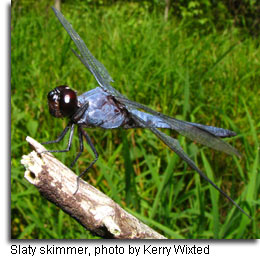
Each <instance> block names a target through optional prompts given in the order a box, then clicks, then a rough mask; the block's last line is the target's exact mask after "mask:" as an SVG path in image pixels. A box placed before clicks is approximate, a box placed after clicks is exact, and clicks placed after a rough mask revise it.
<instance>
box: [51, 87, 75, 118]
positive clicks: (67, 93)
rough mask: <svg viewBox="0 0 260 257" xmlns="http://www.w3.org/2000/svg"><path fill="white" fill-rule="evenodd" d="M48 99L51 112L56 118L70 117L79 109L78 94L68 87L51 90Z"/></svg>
mask: <svg viewBox="0 0 260 257" xmlns="http://www.w3.org/2000/svg"><path fill="white" fill-rule="evenodd" d="M47 98H48V105H49V112H50V114H51V115H53V116H54V117H56V118H63V117H70V116H71V115H73V114H74V113H75V112H76V110H77V109H78V98H77V94H76V92H75V91H74V90H72V89H70V88H69V87H68V86H66V85H62V86H58V87H56V88H54V89H53V90H51V91H50V92H49V93H48V95H47Z"/></svg>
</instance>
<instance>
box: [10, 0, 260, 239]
mask: <svg viewBox="0 0 260 257" xmlns="http://www.w3.org/2000/svg"><path fill="white" fill-rule="evenodd" d="M25 3H26V1H25V2H20V3H19V2H14V4H13V6H12V13H11V17H12V20H11V26H12V27H11V44H12V46H11V51H12V52H11V58H12V59H11V112H12V116H11V174H12V176H11V191H12V194H11V224H12V226H11V235H12V238H27V239H30V238H67V239H70V238H95V237H93V236H92V235H91V234H90V233H88V232H87V231H85V229H83V228H82V227H81V226H80V225H79V224H78V223H77V222H76V221H74V220H73V219H72V218H70V217H69V216H68V215H67V214H65V213H63V212H62V211H61V210H59V209H58V208H57V207H56V206H54V205H53V204H51V203H50V202H48V201H47V200H46V199H44V198H42V197H41V196H40V194H39V193H38V191H37V190H36V189H35V188H34V187H33V186H32V185H30V184H29V183H28V182H27V181H26V180H25V179H24V177H23V174H24V168H23V167H22V165H21V164H20V160H21V157H22V155H23V154H28V153H29V152H30V151H31V149H30V148H29V146H28V144H27V143H26V141H25V137H26V136H27V135H29V136H31V137H34V138H35V139H37V140H38V141H40V142H44V141H48V140H51V139H54V138H56V136H57V135H58V134H59V133H60V132H61V130H62V129H63V128H64V126H65V125H66V120H59V119H55V118H53V117H51V116H50V114H49V113H48V108H47V101H46V100H47V99H46V95H47V93H48V92H49V91H50V90H51V89H52V88H54V87H56V86H57V85H59V84H68V85H70V86H71V87H72V88H74V89H76V90H77V91H78V92H79V93H82V92H85V91H87V90H90V89H92V88H94V87H96V86H97V83H96V82H95V80H94V78H93V77H92V76H91V74H90V73H89V72H88V71H87V70H86V69H85V68H84V66H83V65H82V64H81V63H80V62H79V61H78V60H77V58H76V57H75V56H74V55H73V53H72V52H71V51H70V48H71V47H73V48H74V45H73V43H72V42H71V40H70V38H69V36H68V34H67V33H66V32H65V30H64V29H63V27H62V26H61V24H60V23H59V22H58V20H57V18H56V17H55V15H54V13H53V12H52V10H51V8H50V6H49V5H47V2H43V1H39V2H38V1H36V2H35V3H34V4H33V5H28V6H27V5H26V4H25ZM44 4H45V5H44ZM62 12H63V14H64V15H65V17H66V18H67V19H68V20H69V21H70V22H71V23H72V24H73V27H74V28H75V30H76V31H77V32H78V33H79V34H80V35H81V36H82V38H83V39H84V41H85V42H86V44H87V46H88V47H89V49H90V50H91V52H92V53H93V55H94V56H95V57H96V58H97V59H98V60H100V61H101V62H102V63H103V64H104V65H105V66H106V68H107V69H108V70H109V72H110V75H111V76H112V77H113V79H114V80H115V83H114V84H113V86H114V87H115V88H116V89H118V90H119V91H120V92H122V93H123V94H125V95H126V96H127V97H128V98H130V99H132V100H135V101H138V102H141V103H143V104H146V105H148V106H150V107H152V108H153V109H155V110H157V111H161V112H163V113H165V114H168V115H170V116H173V117H176V118H179V119H183V120H184V119H185V120H188V121H192V122H198V123H202V124H207V125H213V126H219V127H223V128H228V129H231V130H234V131H236V132H237V134H238V135H237V136H236V137H234V138H232V139H228V140H227V141H228V142H230V143H231V144H232V145H233V146H235V147H236V148H237V149H238V150H239V151H240V152H241V153H242V155H243V158H241V159H237V158H236V157H233V156H227V155H226V154H224V153H221V152H217V151H214V150H212V149H209V148H207V147H204V146H202V145H198V144H194V143H192V142H190V141H189V140H186V139H185V138H183V137H182V136H179V135H177V134H176V133H173V132H167V133H169V134H171V135H172V136H174V137H176V138H178V139H179V141H180V143H181V145H182V146H183V148H184V150H185V151H186V152H187V153H188V155H189V156H190V157H191V158H192V159H193V160H194V161H195V162H196V164H197V165H198V167H200V168H201V169H202V170H203V171H204V172H205V173H206V174H207V176H208V177H209V178H211V179H212V180H213V181H215V183H216V184H217V185H218V186H219V187H221V188H222V189H223V190H224V191H225V192H226V193H227V194H229V195H230V196H231V197H232V198H233V199H234V200H235V201H236V202H237V203H238V204H240V205H241V207H242V208H243V209H244V210H245V211H246V212H248V213H250V215H251V216H252V217H253V221H250V220H249V219H248V218H247V217H246V216H245V215H243V214H242V213H240V212H239V211H238V210H237V209H236V208H235V207H234V206H232V205H231V204H230V203H229V202H228V201H227V200H226V199H224V198H223V197H222V196H221V195H219V193H218V192H217V191H216V190H215V189H214V188H212V187H211V186H210V185H209V184H208V183H206V182H205V181H203V180H202V179H200V177H199V175H198V174H197V173H196V172H195V171H194V170H192V169H190V168H189V167H188V166H187V165H186V164H185V163H184V162H183V161H181V160H180V159H179V158H178V157H177V156H176V155H175V154H174V153H173V152H171V151H170V150H169V149H168V148H167V147H165V146H164V145H163V144H162V143H161V142H160V141H159V140H158V139H157V138H156V137H155V136H154V135H152V133H151V132H149V131H148V130H139V129H137V130H127V131H122V130H113V131H110V130H108V131H103V130H99V129H89V130H88V132H89V134H90V135H91V138H92V139H93V142H94V144H95V146H96V148H97V150H98V152H99V154H100V158H99V160H98V162H97V164H96V165H95V167H94V168H93V169H92V170H91V171H90V172H89V173H88V175H87V176H86V177H85V180H87V181H88V182H90V183H91V184H92V185H94V186H95V187H97V188H99V189H100V190H101V191H103V192H104V193H105V194H107V195H108V196H110V197H111V198H112V199H113V200H115V201H116V202H117V203H119V204H120V205H121V206H122V207H124V208H125V209H126V210H127V211H129V212H130V213H132V214H134V215H135V216H136V217H138V218H139V219H140V220H142V221H143V222H145V223H146V224H148V225H150V226H151V227H153V228H154V229H155V230H157V231H158V232H160V233H162V234H164V235H165V236H166V237H168V238H194V239H197V238H198V239H199V238H205V239H208V238H233V239H248V238H259V237H260V236H259V224H260V212H259V205H260V201H259V199H260V192H259V191H260V190H259V189H260V176H259V127H260V123H259V121H260V111H259V110H260V108H259V97H260V90H259V83H260V69H259V67H260V65H259V64H260V63H259V62H260V61H259V59H260V49H259V39H256V38H250V37H246V36H245V35H240V34H239V31H237V30H236V29H235V28H229V29H226V30H224V31H222V32H212V34H208V35H200V34H199V33H198V32H197V31H196V30H194V32H193V33H191V32H190V31H191V28H190V27H189V26H190V25H189V24H188V23H182V22H177V21H169V22H167V23H165V22H164V20H163V14H160V13H155V12H152V13H150V12H148V10H146V9H145V7H144V6H139V5H138V4H137V3H131V4H128V5H120V4H115V5H112V6H107V7H103V6H100V7H96V8H94V7H92V9H89V8H88V7H87V6H83V5H81V6H70V5H66V4H64V5H62ZM242 38H243V40H242ZM65 145H66V140H64V142H62V143H60V144H59V145H58V146H54V145H53V146H48V148H49V149H51V147H53V148H55V147H56V148H59V149H62V148H65ZM77 147H78V141H77V139H75V143H74V144H73V145H72V150H71V153H69V154H56V156H57V158H58V159H60V160H61V161H62V162H63V163H65V164H66V165H68V166H69V164H70V163H71V162H72V160H73V158H74V157H75V154H76V151H77ZM53 148H52V149H53ZM92 160H93V155H92V153H91V150H90V149H89V147H88V146H86V151H85V152H84V155H83V156H82V157H81V158H80V159H79V161H78V165H76V166H77V167H76V170H75V172H78V173H79V172H80V171H81V170H82V169H84V167H86V166H87V165H88V163H89V162H91V161H92Z"/></svg>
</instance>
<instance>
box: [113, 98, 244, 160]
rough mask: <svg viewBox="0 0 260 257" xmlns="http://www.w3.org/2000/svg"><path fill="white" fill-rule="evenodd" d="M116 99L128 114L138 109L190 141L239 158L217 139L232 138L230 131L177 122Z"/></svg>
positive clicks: (123, 99)
mask: <svg viewBox="0 0 260 257" xmlns="http://www.w3.org/2000/svg"><path fill="white" fill-rule="evenodd" d="M117 99H118V100H119V101H120V102H121V103H124V104H125V105H126V107H127V108H128V109H129V112H130V113H131V108H134V109H136V108H140V109H142V110H144V111H146V112H149V113H151V114H153V115H155V116H157V117H160V119H162V120H164V121H165V122H166V123H167V124H169V126H170V127H171V129H173V130H175V131H177V132H178V133H180V134H181V135H183V136H185V137H187V138H189V139H191V140H192V141H195V142H198V143H201V144H203V145H206V146H208V147H211V148H213V149H216V150H219V151H222V152H225V153H227V154H235V155H237V156H239V157H240V153H239V152H238V151H237V150H236V149H235V148H234V147H233V146H231V145H230V144H228V143H227V142H225V141H223V140H221V139H220V138H219V137H223V135H224V134H225V135H226V136H234V135H235V133H234V132H232V131H230V130H225V129H222V128H216V127H211V126H206V125H201V124H197V123H189V122H186V121H181V120H177V119H174V118H172V117H169V116H167V115H164V114H162V113H160V112H156V111H154V110H153V109H150V108H149V107H147V106H145V105H143V104H140V103H137V102H134V101H131V100H129V99H126V98H120V97H117ZM220 135H222V136H220Z"/></svg>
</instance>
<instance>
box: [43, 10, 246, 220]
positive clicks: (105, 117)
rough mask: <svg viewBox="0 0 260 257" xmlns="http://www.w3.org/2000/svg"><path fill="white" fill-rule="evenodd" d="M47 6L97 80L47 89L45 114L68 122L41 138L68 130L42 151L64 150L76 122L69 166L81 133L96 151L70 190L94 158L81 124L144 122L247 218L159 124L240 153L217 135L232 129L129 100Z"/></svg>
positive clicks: (111, 126)
mask: <svg viewBox="0 0 260 257" xmlns="http://www.w3.org/2000/svg"><path fill="white" fill-rule="evenodd" d="M52 9H53V11H54V13H55V15H56V16H57V18H58V19H59V21H60V22H61V24H62V25H63V27H64V28H65V30H66V31H67V33H68V34H69V36H70V37H71V39H72V40H73V41H74V43H75V45H76V47H77V49H78V51H79V53H78V52H77V51H76V50H74V49H72V52H73V53H74V54H75V56H76V57H77V58H78V59H79V60H80V61H81V62H82V63H83V64H84V65H85V67H86V68H87V69H88V70H89V71H90V72H91V73H92V75H93V76H94V77H95V79H96V81H97V83H98V85H99V86H98V87H96V88H95V89H92V90H90V91H87V92H85V93H83V94H81V95H79V96H78V95H77V93H76V92H75V91H74V90H73V89H71V88H70V87H69V86H67V85H60V86H57V87H56V88H55V89H53V90H51V91H50V92H49V93H48V96H47V98H48V106H49V112H50V114H51V115H52V116H54V117H57V118H64V117H67V118H68V119H69V122H68V125H67V126H66V127H65V129H64V130H63V131H62V133H61V134H60V136H59V137H58V138H57V139H56V140H52V141H48V142H45V144H52V143H58V142H60V141H61V140H62V139H63V138H64V136H65V135H66V134H67V133H68V132H69V131H70V133H69V140H68V145H67V148H66V149H64V150H47V152H68V151H69V150H70V148H71V144H72V138H73V135H74V131H75V127H76V126H77V130H78V137H79V143H80V149H79V152H78V154H77V156H76V158H75V159H74V161H73V162H72V164H71V167H73V166H74V165H75V163H76V162H77V160H78V159H79V157H80V156H81V154H82V152H83V151H84V145H83V139H85V140H86V142H87V143H88V144H89V146H90V148H91V150H92V151H93V153H94V155H95V159H94V160H93V161H92V162H91V163H90V165H89V166H88V167H87V168H86V169H85V170H84V171H83V172H81V173H80V175H79V176H77V189H76V191H75V193H74V194H76V193H77V191H78V189H79V183H80V178H81V177H83V176H84V174H86V172H87V171H88V170H89V169H90V168H91V167H92V166H93V165H94V164H95V163H96V161H97V160H98V156H99V155H98V152H97V150H96V149H95V147H94V145H93V143H92V141H91V138H90V136H89V135H88V134H87V132H86V131H85V130H84V128H96V127H99V128H103V129H115V128H124V129H130V128H146V129H149V130H150V131H151V132H152V133H153V134H155V135H156V136H157V137H158V138H159V139H160V140H161V141H162V142H163V143H164V144H165V145H167V146H168V147H169V148H170V149H171V150H172V151H174V152H175V153H176V154H177V155H178V156H179V157H180V158H181V159H182V160H183V161H185V162H186V163H187V164H188V165H189V166H190V167H191V168H192V169H194V170H195V171H196V172H198V173H199V175H200V176H201V177H202V178H203V179H205V180H206V181H207V182H208V183H210V184H211V185H212V186H213V187H214V188H215V189H216V190H218V191H219V192H220V193H221V194H222V195H223V196H224V197H226V198H227V199H228V200H229V201H230V202H231V203H232V204H233V205H235V206H236V207H237V208H238V209H239V210H240V211H241V212H242V213H244V214H245V215H247V216H248V217H249V218H251V217H250V216H249V215H248V214H247V213H246V212H245V211H244V210H243V209H242V208H241V207H240V206H239V205H238V204H237V203H236V202H235V201H234V200H233V199H232V198H231V197H230V196H228V195H227V194H226V193H225V192H224V191H222V190H221V189H220V188H219V187H218V186H217V185H216V184H215V183H214V182H212V181H211V180H210V179H209V178H208V177H207V176H206V175H205V174H204V173H203V172H202V171H201V170H200V169H199V168H198V167H197V166H196V164H195V163H194V161H193V160H191V159H190V158H189V157H188V155H187V154H186V153H185V152H184V150H183V149H182V147H181V145H180V143H179V142H178V140H177V139H174V138H173V137H170V136H168V135H167V134H165V133H163V132H162V131H161V130H160V129H171V130H175V131H177V132H178V133H180V134H181V135H183V136H185V137H187V138H189V139H191V140H193V141H196V142H198V143H201V144H203V145H206V146H208V147H211V148H213V149H216V150H219V151H222V152H225V153H226V154H234V155H236V156H240V153H239V152H238V151H237V150H236V149H235V148H234V147H233V146H231V145H230V144H228V143H227V142H225V141H223V140H222V138H227V137H233V136H235V135H236V133H235V132H233V131H230V130H227V129H223V128H217V127H214V126H208V125H202V124H198V123H193V122H187V121H182V120H178V119H175V118H173V117H170V116H167V115H165V114H162V113H160V112H157V111H155V110H153V109H151V108H149V107H147V106H145V105H143V104H141V103H137V102H134V101H132V100H129V99H128V98H127V97H125V96H124V95H122V94H121V93H120V92H119V91H117V90H116V89H115V88H114V87H112V86H111V82H114V80H113V79H112V78H111V76H110V75H109V73H108V71H107V69H106V68H105V67H104V65H103V64H101V63H100V62H99V61H98V60H97V59H96V58H95V57H94V56H93V55H92V54H91V52H90V51H89V49H88V48H87V46H86V44H85V43H84V41H83V40H82V39H81V37H80V36H79V35H78V33H77V32H76V31H75V30H74V29H73V27H72V26H71V24H70V23H69V22H68V21H67V20H66V18H65V17H64V16H63V15H62V13H61V12H60V11H58V10H56V9H55V8H54V7H52Z"/></svg>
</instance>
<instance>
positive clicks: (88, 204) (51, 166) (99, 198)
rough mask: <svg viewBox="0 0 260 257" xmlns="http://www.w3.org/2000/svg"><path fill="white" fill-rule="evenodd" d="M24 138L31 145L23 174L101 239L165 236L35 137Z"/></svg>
mask: <svg viewBox="0 0 260 257" xmlns="http://www.w3.org/2000/svg"><path fill="white" fill-rule="evenodd" d="M26 140H27V141H28V142H29V144H30V145H31V146H32V147H33V148H34V150H35V151H32V152H31V153H30V154H28V155H24V156H23V157H22V160H21V163H22V164H23V165H24V166H25V168H26V171H25V174H24V177H25V178H26V179H27V180H28V181H29V182H30V183H31V184H33V185H34V186H36V187H37V188H38V190H39V192H40V193H41V194H42V195H43V196H44V197H46V198H47V199H48V200H49V201H51V202H53V203H54V204H56V205H57V206H58V207H60V208H61V209H62V210H63V211H65V212H66V213H68V214H69V215H70V216H71V217H73V218H74V219H76V220H77V221H78V222H79V223H80V224H81V225H82V226H84V227H85V228H86V229H87V230H89V231H91V232H92V233H94V234H96V235H99V236H101V237H104V238H118V239H119V238H120V239H152V238H153V239H164V238H165V237H163V236H162V235H160V234H159V233H157V232H156V231H154V230H153V229H151V228H150V227H148V226H147V225H145V224H143V223H142V222H140V221H139V220H138V219H137V218H135V217H134V216H132V215H131V214H129V213H127V212H126V211H125V210H124V209H122V208H121V207H120V206H119V205H118V204H116V203H115V202H114V201H113V200H112V199H110V198H109V197H107V196H106V195H105V194H103V193H102V192H100V191H99V190H97V189H96V188H95V187H93V186H91V185H90V184H88V183H87V182H85V181H83V180H81V182H80V186H79V190H78V192H77V193H76V194H75V195H73V193H74V192H75V190H76V187H77V183H76V179H77V176H76V174H75V173H74V172H72V171H71V170H70V169H68V168H67V167H66V166H64V165H63V164H62V163H61V162H60V161H58V160H57V159H55V158H54V156H53V155H52V154H50V153H42V152H43V151H46V149H45V148H44V147H43V146H42V145H41V144H39V143H38V142H37V141H35V140H34V139H32V138H30V137H27V138H26Z"/></svg>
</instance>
